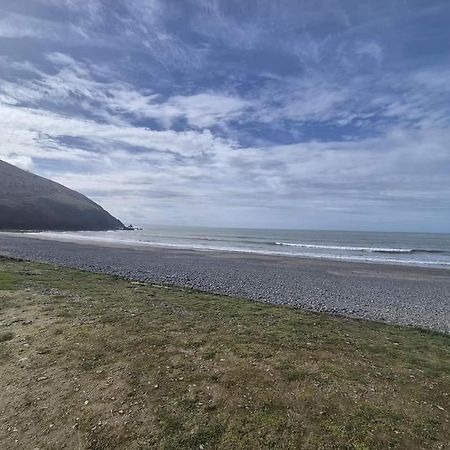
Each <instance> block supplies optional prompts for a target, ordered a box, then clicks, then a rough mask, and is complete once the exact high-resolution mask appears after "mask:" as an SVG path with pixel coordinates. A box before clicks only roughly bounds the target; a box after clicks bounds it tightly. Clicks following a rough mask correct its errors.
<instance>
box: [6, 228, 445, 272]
mask: <svg viewBox="0 0 450 450" xmlns="http://www.w3.org/2000/svg"><path fill="white" fill-rule="evenodd" d="M110 231H111V232H113V231H124V230H110ZM40 233H53V232H48V231H36V232H35V231H0V237H1V236H13V237H14V236H17V235H18V236H21V237H25V238H28V239H38V240H43V241H51V242H62V243H66V242H67V243H72V244H79V245H95V246H99V247H110V248H127V249H130V250H132V249H137V250H144V251H145V250H152V249H157V250H161V249H164V250H180V251H192V252H196V253H218V254H227V253H231V254H237V255H244V256H252V255H254V256H257V257H258V256H261V257H275V258H277V257H281V258H294V259H304V260H307V261H325V262H336V263H344V264H345V263H356V264H369V265H381V266H388V267H391V266H394V267H407V268H414V267H415V268H419V269H437V270H443V271H447V272H448V274H450V264H449V263H441V264H439V263H435V262H428V261H421V262H418V261H412V260H398V259H396V260H394V259H389V260H388V259H384V260H381V259H380V260H379V259H375V258H369V257H366V258H365V257H362V256H354V257H351V256H334V255H314V254H298V253H285V252H276V251H270V252H269V251H257V250H245V249H234V248H229V249H227V248H208V247H205V248H203V247H195V246H188V245H182V244H167V243H156V242H145V241H134V240H117V239H107V238H96V237H93V236H82V235H77V236H76V238H74V237H72V236H70V237H68V238H63V237H62V236H64V235H60V234H59V233H63V232H54V233H55V236H53V235H51V236H49V235H48V234H45V235H42V236H41V235H40ZM68 233H69V232H68Z"/></svg>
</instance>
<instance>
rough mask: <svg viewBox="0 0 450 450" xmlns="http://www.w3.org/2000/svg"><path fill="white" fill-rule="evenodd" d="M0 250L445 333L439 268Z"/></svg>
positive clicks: (446, 277) (14, 241) (101, 249)
mask: <svg viewBox="0 0 450 450" xmlns="http://www.w3.org/2000/svg"><path fill="white" fill-rule="evenodd" d="M0 254H2V255H4V256H10V257H16V258H21V259H25V260H31V261H39V262H47V263H51V264H56V265H60V266H67V267H74V268H78V269H82V270H87V271H91V272H100V273H109V274H112V275H118V276H121V277H124V278H128V279H133V280H137V281H145V282H151V283H156V284H166V285H173V286H178V287H183V288H191V289H197V290H199V291H204V292H210V293H214V294H225V295H228V296H231V297H243V298H247V299H250V300H256V301H260V302H261V301H262V302H267V303H272V304H283V305H288V306H293V307H297V308H302V309H305V310H310V311H318V312H326V313H329V314H335V315H342V316H348V317H355V318H362V319H368V320H374V321H379V322H388V323H396V324H401V325H409V326H416V327H420V328H426V329H430V330H434V331H440V332H444V333H450V294H449V292H450V273H449V272H448V270H447V269H440V268H432V267H417V266H405V265H391V264H380V263H366V262H350V261H333V260H325V259H317V258H309V259H308V258H299V257H295V258H293V257H290V256H278V255H263V254H255V253H253V254H250V253H235V252H219V251H208V252H204V251H196V250H189V249H180V248H163V247H156V246H155V247H150V246H148V247H147V246H146V247H145V249H142V248H136V247H134V248H130V247H125V246H121V247H118V246H111V245H99V244H98V243H95V244H93V243H91V242H90V243H87V242H80V243H74V242H68V241H66V242H61V241H55V240H50V239H36V238H32V237H29V236H28V237H24V236H21V235H14V236H12V235H10V234H8V235H5V234H0Z"/></svg>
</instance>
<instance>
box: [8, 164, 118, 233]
mask: <svg viewBox="0 0 450 450" xmlns="http://www.w3.org/2000/svg"><path fill="white" fill-rule="evenodd" d="M123 226H124V225H123V224H122V223H121V222H120V221H119V220H118V219H116V218H114V217H113V216H112V215H111V214H109V213H108V212H107V211H105V210H104V209H103V208H102V207H101V206H100V205H98V204H97V203H95V202H93V201H92V200H89V199H88V198H87V197H85V196H84V195H82V194H80V193H78V192H75V191H72V190H71V189H68V188H66V187H65V186H62V185H61V184H58V183H55V182H54V181H51V180H48V179H46V178H42V177H39V176H37V175H33V174H32V173H29V172H26V171H24V170H22V169H19V168H18V167H15V166H13V165H11V164H8V163H6V162H4V161H0V230H61V231H62V230H67V231H68V230H93V231H97V230H114V229H120V228H123Z"/></svg>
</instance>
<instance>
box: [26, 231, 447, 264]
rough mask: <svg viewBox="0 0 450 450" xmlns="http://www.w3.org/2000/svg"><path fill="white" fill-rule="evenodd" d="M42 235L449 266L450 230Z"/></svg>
mask: <svg viewBox="0 0 450 450" xmlns="http://www.w3.org/2000/svg"><path fill="white" fill-rule="evenodd" d="M32 234H33V233H32ZM39 236H40V237H42V238H48V239H56V240H69V241H82V242H89V241H91V242H98V243H102V242H103V243H105V244H114V245H121V246H122V245H132V246H139V247H146V246H162V247H175V248H185V249H194V250H200V251H214V250H216V251H217V250H220V251H239V252H247V253H259V254H267V255H271V254H272V255H287V256H292V257H310V258H323V259H333V260H343V261H366V262H381V263H388V264H404V265H417V266H427V267H430V266H431V267H442V268H447V269H450V234H429V233H383V232H355V231H314V230H262V229H237V228H204V227H155V226H144V227H143V229H142V230H135V231H108V232H60V233H53V232H43V233H39Z"/></svg>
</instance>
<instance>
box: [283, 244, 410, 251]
mask: <svg viewBox="0 0 450 450" xmlns="http://www.w3.org/2000/svg"><path fill="white" fill-rule="evenodd" d="M275 245H281V246H286V247H300V248H313V249H314V248H315V249H322V250H345V251H353V252H370V253H412V252H413V251H414V249H412V248H381V247H350V246H341V245H318V244H302V243H294V242H275Z"/></svg>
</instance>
